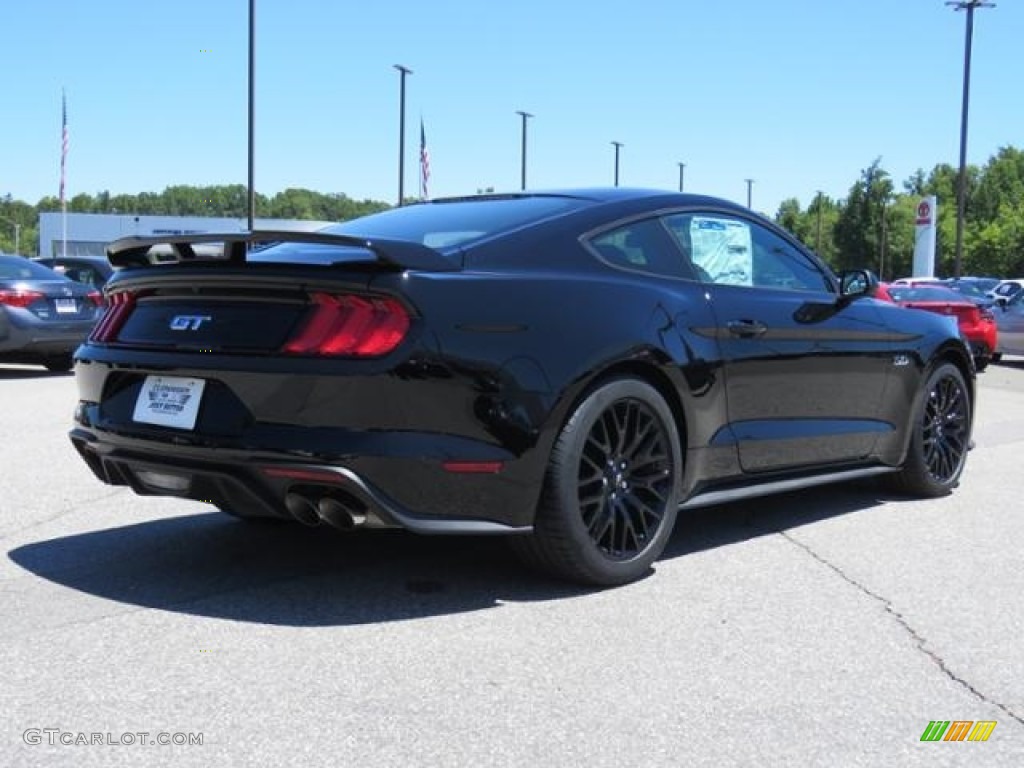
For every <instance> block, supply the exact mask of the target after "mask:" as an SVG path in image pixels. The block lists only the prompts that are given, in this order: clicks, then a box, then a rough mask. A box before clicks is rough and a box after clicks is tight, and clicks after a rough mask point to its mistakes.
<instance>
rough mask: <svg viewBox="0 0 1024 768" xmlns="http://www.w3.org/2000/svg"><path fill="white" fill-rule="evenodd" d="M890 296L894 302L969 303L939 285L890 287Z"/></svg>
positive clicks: (954, 292)
mask: <svg viewBox="0 0 1024 768" xmlns="http://www.w3.org/2000/svg"><path fill="white" fill-rule="evenodd" d="M889 295H890V296H892V300H893V301H946V302H949V301H952V302H956V303H962V302H965V301H967V300H966V299H965V298H964V297H963V296H961V295H960V294H959V293H957V292H956V291H953V290H950V289H949V288H944V287H942V286H937V285H915V286H906V285H890V286H889Z"/></svg>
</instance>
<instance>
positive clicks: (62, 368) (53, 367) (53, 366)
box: [43, 355, 75, 373]
mask: <svg viewBox="0 0 1024 768" xmlns="http://www.w3.org/2000/svg"><path fill="white" fill-rule="evenodd" d="M74 364H75V360H74V358H73V357H72V356H71V355H54V356H53V357H48V358H46V360H45V361H44V362H43V365H45V366H46V370H48V371H53V372H54V373H67V372H68V371H70V370H71V369H72V367H74Z"/></svg>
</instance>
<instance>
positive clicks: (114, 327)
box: [89, 291, 136, 343]
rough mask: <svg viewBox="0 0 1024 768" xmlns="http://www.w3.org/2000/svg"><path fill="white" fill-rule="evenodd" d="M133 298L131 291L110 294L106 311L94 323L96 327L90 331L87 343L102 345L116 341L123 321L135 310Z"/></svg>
mask: <svg viewBox="0 0 1024 768" xmlns="http://www.w3.org/2000/svg"><path fill="white" fill-rule="evenodd" d="M135 298H136V297H135V294H134V293H132V292H131V291H121V292H120V293H114V294H111V295H110V297H109V299H108V301H107V311H106V312H104V314H103V317H101V318H100V320H99V322H98V323H96V327H95V328H93V329H92V333H90V334H89V341H95V342H99V343H104V342H109V341H114V340H116V339H117V334H118V333H119V332H120V331H121V327H122V326H123V325H124V322H125V320H127V319H128V316H129V315H130V314H131V313H132V310H133V309H134V308H135Z"/></svg>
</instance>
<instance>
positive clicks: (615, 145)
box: [612, 141, 626, 187]
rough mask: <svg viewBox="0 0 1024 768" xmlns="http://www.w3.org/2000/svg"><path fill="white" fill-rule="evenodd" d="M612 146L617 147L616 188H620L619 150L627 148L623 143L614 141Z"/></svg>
mask: <svg viewBox="0 0 1024 768" xmlns="http://www.w3.org/2000/svg"><path fill="white" fill-rule="evenodd" d="M612 146H613V147H615V186H616V187H617V186H619V150H620V149H622V147H624V146H626V145H625V144H623V143H622V142H621V141H613V142H612Z"/></svg>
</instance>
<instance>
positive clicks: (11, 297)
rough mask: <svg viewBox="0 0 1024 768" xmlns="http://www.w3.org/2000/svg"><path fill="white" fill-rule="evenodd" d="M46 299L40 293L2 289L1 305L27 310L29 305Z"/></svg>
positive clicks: (0, 292) (0, 293)
mask: <svg viewBox="0 0 1024 768" xmlns="http://www.w3.org/2000/svg"><path fill="white" fill-rule="evenodd" d="M45 298H46V296H44V295H43V294H41V293H40V292H39V291H26V290H21V289H18V288H15V289H11V290H8V289H0V304H4V305H5V306H8V307H17V308H18V309H25V308H26V307H28V306H29V305H31V304H34V303H35V302H37V301H39V300H40V299H45Z"/></svg>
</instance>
